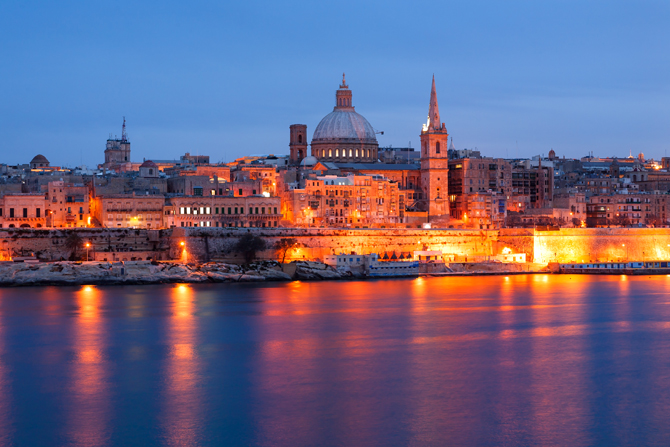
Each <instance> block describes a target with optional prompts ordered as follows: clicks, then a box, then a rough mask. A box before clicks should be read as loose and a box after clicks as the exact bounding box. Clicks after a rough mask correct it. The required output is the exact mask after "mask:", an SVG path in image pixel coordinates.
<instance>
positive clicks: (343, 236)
mask: <svg viewBox="0 0 670 447" xmlns="http://www.w3.org/2000/svg"><path fill="white" fill-rule="evenodd" d="M245 233H252V234H255V235H258V236H259V237H261V238H263V239H264V240H265V241H266V243H267V244H268V246H270V247H272V246H273V245H274V244H275V243H276V242H277V241H279V240H281V239H282V238H295V239H296V240H297V241H298V246H297V247H296V248H295V249H293V250H290V251H289V252H288V253H287V256H286V260H287V262H288V261H291V260H299V259H307V260H310V259H319V260H320V259H323V256H325V255H327V254H337V253H350V252H356V253H360V254H368V253H378V254H379V253H381V254H382V255H383V253H385V252H386V253H389V256H390V255H391V254H392V253H393V252H395V253H396V255H398V256H399V255H400V254H401V253H409V254H412V253H413V252H414V251H415V250H439V251H442V252H443V253H445V254H455V255H459V256H470V255H480V256H481V255H496V254H500V253H502V250H503V249H504V248H505V247H509V248H511V249H512V250H513V251H515V252H523V253H527V254H528V256H529V258H532V255H533V233H532V230H524V229H522V230H453V229H452V230H424V229H348V230H337V229H295V228H292V229H286V228H272V229H271V228H210V229H201V228H193V229H188V228H176V229H174V231H173V234H172V238H173V242H172V244H171V247H172V249H173V251H172V256H173V257H174V258H175V259H179V258H182V259H185V258H188V259H189V260H198V261H206V260H221V261H227V262H235V261H239V259H238V257H237V256H238V255H237V254H236V253H234V252H233V251H232V247H233V245H234V244H235V243H236V242H237V240H238V239H239V237H241V236H242V235H243V234H245ZM181 242H184V246H181V245H180V244H181ZM277 256H278V254H277V252H276V251H275V250H272V249H269V250H265V251H264V252H262V253H259V258H261V259H277Z"/></svg>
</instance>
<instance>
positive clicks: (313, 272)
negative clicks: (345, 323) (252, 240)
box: [0, 261, 345, 287]
mask: <svg viewBox="0 0 670 447" xmlns="http://www.w3.org/2000/svg"><path fill="white" fill-rule="evenodd" d="M343 277H345V276H343V275H342V274H340V273H339V272H337V271H336V270H335V269H333V268H332V267H330V266H328V265H326V264H323V263H321V262H311V261H298V262H293V263H290V264H280V263H278V262H274V261H263V262H257V263H251V264H249V265H244V266H242V265H235V264H225V263H206V264H181V263H174V262H151V261H131V262H124V263H111V262H68V261H61V262H49V263H43V262H40V263H23V262H16V263H15V262H5V263H1V264H0V287H16V286H45V285H114V284H129V285H131V284H166V283H220V282H257V281H293V280H325V279H330V280H332V279H342V278H343Z"/></svg>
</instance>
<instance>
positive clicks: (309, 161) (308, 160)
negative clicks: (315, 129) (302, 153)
mask: <svg viewBox="0 0 670 447" xmlns="http://www.w3.org/2000/svg"><path fill="white" fill-rule="evenodd" d="M318 162H319V160H317V159H316V157H313V156H311V155H310V156H309V157H305V158H303V159H302V161H301V162H300V166H315V165H316V164H317V163H318Z"/></svg>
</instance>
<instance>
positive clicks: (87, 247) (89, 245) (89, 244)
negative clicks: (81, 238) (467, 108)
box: [86, 242, 91, 262]
mask: <svg viewBox="0 0 670 447" xmlns="http://www.w3.org/2000/svg"><path fill="white" fill-rule="evenodd" d="M89 248H91V243H90V242H86V262H88V249H89Z"/></svg>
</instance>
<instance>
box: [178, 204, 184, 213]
mask: <svg viewBox="0 0 670 447" xmlns="http://www.w3.org/2000/svg"><path fill="white" fill-rule="evenodd" d="M179 214H184V207H183V206H180V207H179Z"/></svg>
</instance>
